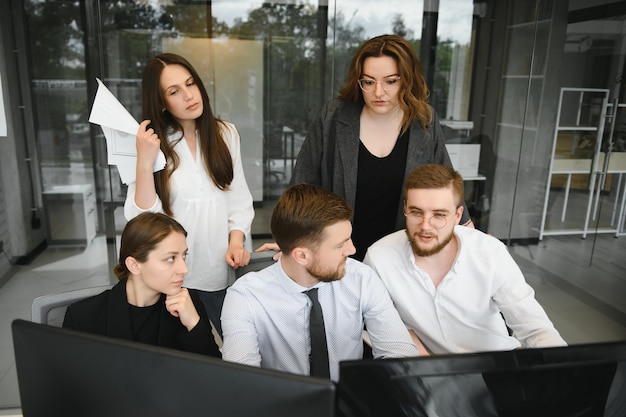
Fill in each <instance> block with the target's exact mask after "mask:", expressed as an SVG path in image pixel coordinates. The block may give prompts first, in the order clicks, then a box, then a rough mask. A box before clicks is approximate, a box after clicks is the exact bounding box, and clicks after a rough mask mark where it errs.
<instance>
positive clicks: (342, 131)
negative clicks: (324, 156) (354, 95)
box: [334, 103, 363, 207]
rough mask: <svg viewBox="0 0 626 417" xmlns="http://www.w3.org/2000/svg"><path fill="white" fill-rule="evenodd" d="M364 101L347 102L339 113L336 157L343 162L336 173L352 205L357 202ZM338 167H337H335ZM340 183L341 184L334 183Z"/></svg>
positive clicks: (337, 179) (336, 177)
mask: <svg viewBox="0 0 626 417" xmlns="http://www.w3.org/2000/svg"><path fill="white" fill-rule="evenodd" d="M362 108H363V104H362V103H345V106H343V107H341V108H340V109H339V111H338V114H337V130H336V138H335V141H336V144H337V147H336V149H337V151H336V152H337V155H336V158H337V159H338V160H339V161H340V162H341V166H340V168H339V169H340V170H341V172H339V174H340V177H341V179H340V178H339V177H338V176H337V173H335V175H334V177H335V181H337V182H338V181H341V180H343V181H342V184H341V186H342V188H343V190H344V195H345V199H346V201H347V202H348V204H349V205H350V206H351V207H354V204H355V202H356V181H357V168H358V162H359V143H360V139H359V136H360V125H361V122H360V119H361V109H362ZM335 169H337V168H335ZM334 185H339V184H334Z"/></svg>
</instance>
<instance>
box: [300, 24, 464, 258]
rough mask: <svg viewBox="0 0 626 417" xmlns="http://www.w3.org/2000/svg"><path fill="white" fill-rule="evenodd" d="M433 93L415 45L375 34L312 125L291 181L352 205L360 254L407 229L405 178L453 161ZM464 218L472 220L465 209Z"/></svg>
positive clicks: (355, 59) (364, 46) (358, 52)
mask: <svg viewBox="0 0 626 417" xmlns="http://www.w3.org/2000/svg"><path fill="white" fill-rule="evenodd" d="M428 95H429V92H428V88H427V86H426V82H425V81H424V77H423V75H422V69H421V65H420V62H419V60H418V59H417V56H416V54H415V51H414V50H413V48H412V47H411V45H410V44H409V43H408V42H407V41H406V40H405V39H403V38H402V37H400V36H397V35H382V36H378V37H375V38H372V39H370V40H369V41H367V42H365V44H363V45H362V46H361V48H360V49H359V50H358V51H357V53H356V54H355V56H354V57H353V58H352V63H351V65H350V70H349V72H348V76H347V79H346V83H345V85H344V86H343V87H342V88H341V89H340V91H339V95H338V97H337V98H336V99H334V100H333V101H331V102H330V103H328V104H327V105H326V106H324V108H323V109H322V110H321V112H320V113H319V115H318V117H317V119H316V120H314V122H313V124H312V125H311V128H310V129H309V132H308V136H307V138H306V139H305V141H304V144H303V145H302V149H301V150H300V153H299V155H298V159H297V163H296V166H295V170H294V174H293V177H292V179H291V182H292V183H300V182H305V183H311V184H317V185H321V186H322V187H324V188H327V189H329V190H331V191H333V192H334V193H336V194H338V195H340V196H342V197H344V198H345V199H346V200H347V202H348V204H350V205H351V206H352V207H353V208H354V219H353V233H352V240H353V241H354V245H355V246H356V249H357V252H356V254H355V255H354V257H355V258H356V259H359V260H362V259H363V257H364V256H365V252H366V251H367V248H368V247H369V246H370V245H371V244H372V243H374V242H375V241H376V240H378V239H379V238H381V237H383V236H385V235H387V234H389V233H391V232H393V231H395V230H399V229H402V228H404V221H405V219H404V214H403V210H402V199H401V192H402V184H403V182H404V178H405V177H406V176H407V175H408V174H409V173H410V172H411V171H412V170H413V169H414V168H416V167H417V166H421V165H424V164H428V163H437V164H444V165H448V166H451V165H452V164H451V162H450V157H449V156H448V153H447V151H446V147H445V143H444V136H443V133H442V131H441V127H440V125H439V120H438V118H437V114H436V113H435V111H434V110H433V109H432V107H430V105H429V104H428ZM461 224H465V225H472V226H473V224H472V221H471V218H470V217H469V214H468V212H467V210H464V216H463V219H461Z"/></svg>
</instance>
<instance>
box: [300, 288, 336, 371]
mask: <svg viewBox="0 0 626 417" xmlns="http://www.w3.org/2000/svg"><path fill="white" fill-rule="evenodd" d="M304 293H305V294H306V295H308V296H309V298H310V299H311V302H312V303H313V305H312V306H311V314H310V315H309V332H310V335H311V356H310V357H309V361H310V362H311V376H317V377H322V378H330V372H329V370H328V345H327V344H326V331H325V330H324V315H323V314H322V306H320V303H319V301H318V300H317V288H311V289H310V290H308V291H305V292H304Z"/></svg>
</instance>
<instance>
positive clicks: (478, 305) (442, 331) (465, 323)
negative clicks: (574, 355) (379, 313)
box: [364, 226, 566, 353]
mask: <svg viewBox="0 0 626 417" xmlns="http://www.w3.org/2000/svg"><path fill="white" fill-rule="evenodd" d="M454 233H455V235H456V237H457V239H458V241H459V251H458V254H457V257H456V259H455V261H454V264H453V266H452V268H451V269H450V271H449V272H448V273H447V274H446V276H445V277H444V278H443V280H442V281H441V283H440V284H439V286H438V287H435V285H434V284H433V282H432V279H431V278H430V276H429V275H428V273H427V272H426V271H424V270H423V269H421V268H419V267H418V266H417V265H415V255H414V254H413V251H412V249H411V246H410V243H409V240H408V237H407V235H406V232H405V231H404V230H400V231H398V232H395V233H392V234H390V235H388V236H386V237H384V238H382V239H380V240H379V241H378V242H376V243H374V244H373V245H372V246H371V247H370V248H369V250H368V252H367V255H366V256H365V259H364V262H365V263H366V264H368V265H370V266H371V267H372V268H374V270H375V271H376V272H377V273H378V275H379V276H380V278H381V279H382V281H383V283H384V285H385V287H387V290H388V291H389V294H390V295H391V298H392V300H393V303H394V305H395V306H396V308H397V309H398V312H399V313H400V317H402V320H403V321H404V323H405V324H406V325H407V327H409V328H410V329H413V330H414V331H415V333H416V334H417V335H418V336H419V337H420V339H421V340H422V342H423V343H424V344H425V345H426V347H427V348H428V349H429V350H431V351H432V352H433V353H467V352H480V351H491V350H511V349H516V348H518V347H520V346H523V347H544V346H563V345H566V343H565V341H564V340H563V339H562V338H561V336H560V335H559V333H558V332H557V330H556V329H555V328H554V326H553V324H552V322H551V321H550V320H549V318H548V316H547V315H546V313H545V311H544V310H543V308H542V307H541V305H539V303H538V302H537V300H536V299H535V292H534V290H533V289H532V288H531V287H530V286H529V285H528V284H527V283H526V281H525V279H524V276H523V275H522V271H521V270H520V269H519V267H518V266H517V264H516V263H515V261H514V260H513V258H512V257H511V255H510V254H509V252H508V250H507V248H506V246H505V245H504V244H503V243H502V242H500V241H499V240H498V239H496V238H494V237H492V236H489V235H487V234H485V233H483V232H481V231H479V230H476V229H473V228H469V227H464V226H455V229H454ZM500 313H502V315H500ZM502 316H504V318H505V320H506V323H505V321H504V320H503V319H502ZM507 325H508V327H509V328H511V330H512V331H513V334H514V337H512V336H509V334H508V330H507Z"/></svg>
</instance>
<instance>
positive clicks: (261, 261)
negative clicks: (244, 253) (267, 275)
mask: <svg viewBox="0 0 626 417" xmlns="http://www.w3.org/2000/svg"><path fill="white" fill-rule="evenodd" d="M276 253H277V252H276V251H272V250H268V251H264V252H253V253H251V254H250V263H249V264H248V265H246V266H243V267H241V268H238V269H237V270H235V275H236V276H237V278H240V277H242V276H244V275H245V274H247V273H248V272H252V271H260V270H261V269H263V268H266V267H268V266H270V265H273V264H274V263H275V262H276V261H275V260H274V255H276Z"/></svg>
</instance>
